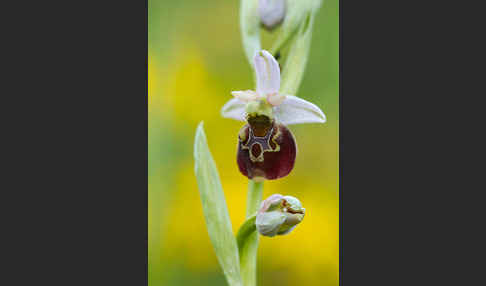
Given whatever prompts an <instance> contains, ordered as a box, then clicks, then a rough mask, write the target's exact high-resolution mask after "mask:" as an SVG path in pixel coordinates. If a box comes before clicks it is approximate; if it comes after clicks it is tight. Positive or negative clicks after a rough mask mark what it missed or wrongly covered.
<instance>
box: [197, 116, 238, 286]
mask: <svg viewBox="0 0 486 286" xmlns="http://www.w3.org/2000/svg"><path fill="white" fill-rule="evenodd" d="M194 159H195V173H196V178H197V184H198V187H199V193H200V195H201V201H202V206H203V212H204V218H205V220H206V226H207V229H208V233H209V238H210V239H211V243H212V244H213V247H214V251H215V252H216V256H217V258H218V261H219V264H220V265H221V267H222V268H223V272H224V275H225V276H226V279H227V281H228V283H229V284H230V285H231V286H241V285H242V280H241V275H240V263H239V255H238V247H237V244H236V239H235V237H234V236H233V231H232V227H231V221H230V217H229V214H228V208H227V206H226V201H225V198H224V194H223V188H222V186H221V182H220V179H219V175H218V171H217V169H216V164H215V163H214V160H213V157H212V156H211V152H210V151H209V148H208V145H207V141H206V135H205V134H204V129H203V123H202V122H201V123H199V126H198V127H197V130H196V139H195V143H194Z"/></svg>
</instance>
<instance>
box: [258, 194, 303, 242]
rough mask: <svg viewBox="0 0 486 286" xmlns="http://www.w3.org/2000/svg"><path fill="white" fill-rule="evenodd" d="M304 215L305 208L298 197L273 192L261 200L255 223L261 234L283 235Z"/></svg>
mask: <svg viewBox="0 0 486 286" xmlns="http://www.w3.org/2000/svg"><path fill="white" fill-rule="evenodd" d="M304 215H305V209H304V208H303V207H302V204H301V203H300V201H299V200H298V199H296V198H294V197H292V196H282V195H280V194H274V195H271V196H270V197H268V198H267V199H266V200H264V201H263V202H262V204H261V207H260V210H259V211H258V213H257V216H256V222H255V225H256V228H257V230H258V232H259V233H260V234H261V235H264V236H270V237H272V236H275V235H284V234H287V233H289V232H291V231H292V230H293V229H294V228H295V227H296V226H297V224H299V223H300V222H301V221H302V220H303V219H304Z"/></svg>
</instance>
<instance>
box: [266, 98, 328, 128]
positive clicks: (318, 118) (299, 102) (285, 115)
mask: <svg viewBox="0 0 486 286" xmlns="http://www.w3.org/2000/svg"><path fill="white" fill-rule="evenodd" d="M274 114H275V118H276V119H277V120H278V121H280V122H282V123H283V124H286V125H289V124H300V123H324V122H326V116H325V115H324V113H323V112H322V110H321V109H320V108H319V107H317V106H316V105H315V104H313V103H311V102H308V101H306V100H303V99H302V98H298V97H296V96H292V95H287V98H286V99H285V100H284V101H283V102H282V104H281V105H279V106H276V107H274Z"/></svg>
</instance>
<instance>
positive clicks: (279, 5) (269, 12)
mask: <svg viewBox="0 0 486 286" xmlns="http://www.w3.org/2000/svg"><path fill="white" fill-rule="evenodd" d="M285 2H286V0H259V1H258V14H259V15H260V21H261V22H262V24H263V26H264V27H265V28H266V29H267V30H269V31H271V30H273V29H274V28H275V27H277V26H278V25H280V24H281V23H282V22H283V20H284V18H285V10H286V7H285V6H286V5H285Z"/></svg>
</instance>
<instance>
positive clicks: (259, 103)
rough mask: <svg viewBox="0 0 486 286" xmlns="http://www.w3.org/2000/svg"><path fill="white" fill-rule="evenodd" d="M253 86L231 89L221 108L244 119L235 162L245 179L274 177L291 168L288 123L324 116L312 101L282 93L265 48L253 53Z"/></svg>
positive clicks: (292, 152) (272, 60)
mask: <svg viewBox="0 0 486 286" xmlns="http://www.w3.org/2000/svg"><path fill="white" fill-rule="evenodd" d="M253 64H254V68H255V73H256V90H255V91H253V90H245V91H233V92H232V95H233V96H234V98H232V99H231V100H229V101H228V102H227V103H226V104H225V105H224V106H223V108H222V110H221V114H222V116H223V117H226V118H232V119H236V120H240V121H246V122H247V124H245V125H244V126H243V127H242V129H241V130H240V132H239V135H238V154H237V163H238V167H239V169H240V171H241V173H242V174H243V175H245V176H247V177H248V178H249V179H253V180H255V181H261V180H264V179H267V180H274V179H278V178H282V177H285V176H287V175H288V174H289V173H290V171H292V169H293V167H294V163H295V158H296V155H297V145H296V143H295V139H294V136H293V134H292V132H290V130H289V129H288V128H287V127H286V125H291V124H302V123H324V122H326V116H325V115H324V113H323V112H322V111H321V109H320V108H319V107H317V106H316V105H315V104H313V103H311V102H308V101H306V100H303V99H301V98H298V97H296V96H293V95H288V94H282V93H280V92H279V89H280V67H279V64H278V62H277V60H275V58H274V57H273V56H272V55H271V54H270V53H269V52H268V51H265V50H262V51H259V52H257V53H256V54H255V56H254V62H253Z"/></svg>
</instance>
